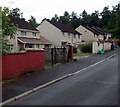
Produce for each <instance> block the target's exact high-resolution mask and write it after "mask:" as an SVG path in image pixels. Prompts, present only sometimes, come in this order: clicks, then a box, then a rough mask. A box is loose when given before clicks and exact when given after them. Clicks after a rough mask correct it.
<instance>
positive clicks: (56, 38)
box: [37, 20, 81, 47]
mask: <svg viewBox="0 0 120 107" xmlns="http://www.w3.org/2000/svg"><path fill="white" fill-rule="evenodd" d="M37 29H38V30H39V31H40V33H41V35H43V36H44V37H45V38H47V39H48V40H50V41H51V42H52V43H54V46H56V47H62V46H65V45H66V44H71V45H75V44H78V43H80V42H81V33H80V32H77V31H76V30H75V29H74V28H73V27H70V26H68V25H64V24H62V23H58V22H51V21H49V20H44V21H43V22H42V23H41V24H40V25H39V26H38V27H37Z"/></svg>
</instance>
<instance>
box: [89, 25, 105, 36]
mask: <svg viewBox="0 0 120 107" xmlns="http://www.w3.org/2000/svg"><path fill="white" fill-rule="evenodd" d="M91 28H92V29H94V30H95V31H96V32H98V33H99V34H102V35H105V32H103V31H101V30H100V29H98V28H97V27H91Z"/></svg>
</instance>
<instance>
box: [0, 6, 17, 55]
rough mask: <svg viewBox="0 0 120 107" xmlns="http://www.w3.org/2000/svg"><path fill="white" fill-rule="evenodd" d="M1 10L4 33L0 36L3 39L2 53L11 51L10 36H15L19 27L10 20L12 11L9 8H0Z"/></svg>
mask: <svg viewBox="0 0 120 107" xmlns="http://www.w3.org/2000/svg"><path fill="white" fill-rule="evenodd" d="M0 11H2V34H1V35H0V36H1V37H0V38H1V40H2V54H6V53H7V51H9V46H8V43H9V41H8V36H9V37H10V38H13V37H14V34H15V33H16V30H17V27H16V26H14V24H13V23H11V22H10V19H9V15H10V11H9V9H8V8H6V7H4V8H3V9H2V8H0Z"/></svg>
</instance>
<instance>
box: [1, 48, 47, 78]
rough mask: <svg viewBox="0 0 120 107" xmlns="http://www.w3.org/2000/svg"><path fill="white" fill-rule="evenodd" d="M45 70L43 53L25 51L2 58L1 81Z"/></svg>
mask: <svg viewBox="0 0 120 107" xmlns="http://www.w3.org/2000/svg"><path fill="white" fill-rule="evenodd" d="M44 69H45V52H44V51H40V50H39V51H30V50H29V51H27V52H24V53H17V54H10V55H4V56H2V79H8V78H11V77H15V76H18V75H21V74H23V73H26V72H29V71H36V70H44Z"/></svg>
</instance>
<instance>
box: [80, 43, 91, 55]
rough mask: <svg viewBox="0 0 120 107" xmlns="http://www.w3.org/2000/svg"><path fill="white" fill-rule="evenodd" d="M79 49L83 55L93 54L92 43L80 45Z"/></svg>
mask: <svg viewBox="0 0 120 107" xmlns="http://www.w3.org/2000/svg"><path fill="white" fill-rule="evenodd" d="M79 48H80V49H81V51H82V52H83V53H89V52H90V53H91V52H92V43H87V44H81V45H79Z"/></svg>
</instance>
